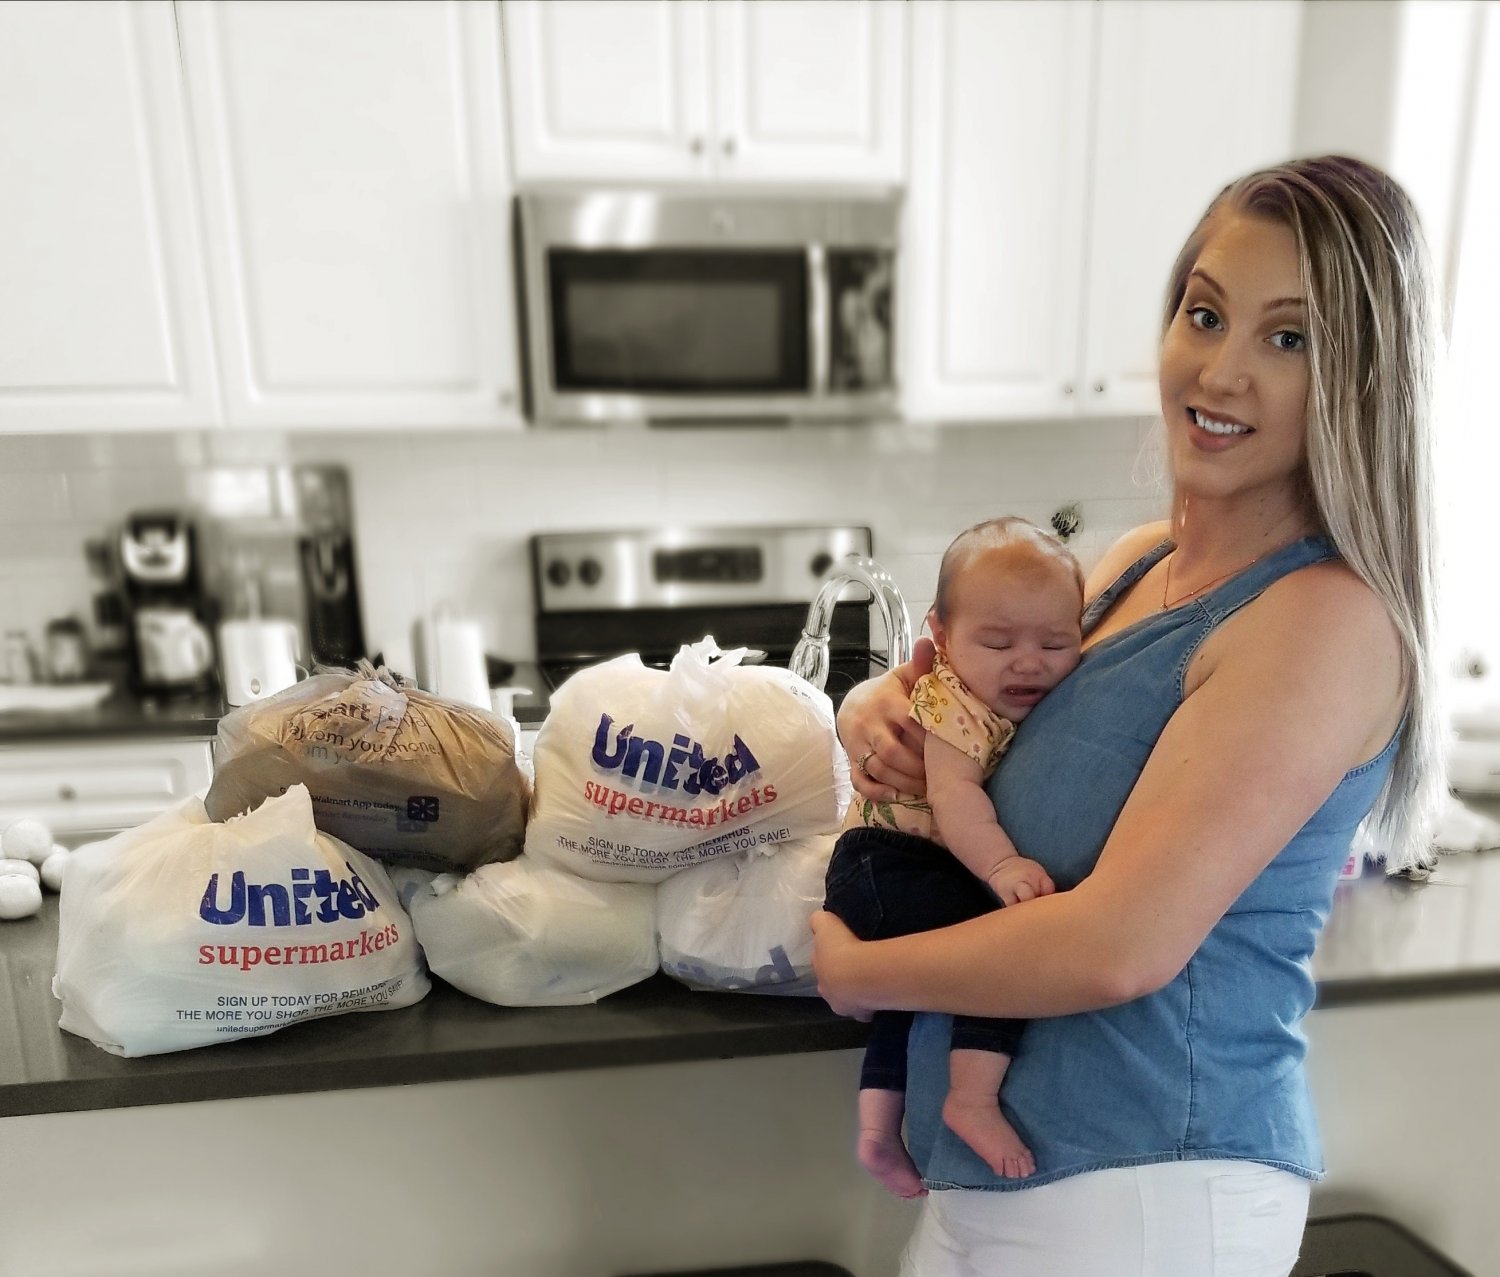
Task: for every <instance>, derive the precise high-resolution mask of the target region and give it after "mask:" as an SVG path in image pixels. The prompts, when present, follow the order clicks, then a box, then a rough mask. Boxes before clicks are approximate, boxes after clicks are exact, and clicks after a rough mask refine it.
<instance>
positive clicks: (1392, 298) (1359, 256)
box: [1162, 156, 1443, 871]
mask: <svg viewBox="0 0 1500 1277" xmlns="http://www.w3.org/2000/svg"><path fill="white" fill-rule="evenodd" d="M1226 209H1227V210H1233V211H1237V212H1241V213H1246V214H1250V215H1253V216H1257V217H1263V218H1266V219H1268V220H1270V221H1274V222H1277V223H1279V224H1281V225H1283V226H1285V227H1287V228H1288V229H1289V230H1291V231H1292V233H1293V235H1294V236H1295V237H1296V241H1297V255H1298V259H1299V265H1300V269H1301V275H1302V284H1303V289H1304V291H1305V294H1306V297H1307V311H1308V325H1309V329H1310V331H1309V332H1308V334H1307V338H1308V343H1307V344H1308V352H1309V358H1310V367H1311V373H1312V377H1311V390H1310V393H1309V401H1308V405H1307V462H1306V467H1305V470H1304V472H1303V475H1302V477H1301V480H1302V484H1303V487H1304V493H1303V495H1304V497H1305V499H1306V501H1307V504H1308V505H1309V507H1310V508H1311V509H1312V511H1313V512H1314V514H1315V516H1316V518H1317V520H1318V523H1319V525H1320V527H1321V529H1322V530H1323V532H1324V533H1325V534H1326V535H1327V536H1328V538H1329V539H1330V540H1331V541H1332V542H1333V545H1334V548H1335V549H1337V551H1338V552H1339V555H1340V556H1341V557H1342V558H1343V560H1344V562H1345V563H1346V564H1347V565H1348V566H1349V567H1350V568H1351V569H1352V570H1353V571H1354V572H1355V573H1356V575H1358V576H1359V578H1360V580H1362V581H1363V582H1364V583H1365V584H1366V585H1368V586H1369V587H1370V588H1371V589H1372V590H1374V591H1375V593H1376V594H1377V595H1379V597H1380V599H1381V601H1382V602H1383V603H1384V604H1385V606H1386V610H1387V612H1388V613H1389V614H1390V618H1391V622H1392V624H1393V625H1394V626H1395V628H1396V632H1397V634H1398V636H1399V638H1400V643H1401V652H1402V660H1403V667H1404V674H1405V677H1406V679H1407V684H1408V692H1407V703H1406V717H1405V721H1404V724H1403V727H1402V737H1401V743H1400V745H1399V747H1398V749H1397V753H1396V759H1395V765H1394V766H1393V767H1392V769H1391V772H1390V775H1389V777H1388V778H1387V780H1386V784H1385V787H1384V789H1383V790H1382V792H1381V794H1380V797H1379V799H1378V801H1377V802H1376V805H1375V807H1374V809H1373V811H1372V814H1371V819H1372V820H1373V822H1374V825H1375V827H1376V828H1377V829H1379V830H1380V831H1381V832H1382V833H1383V834H1384V835H1385V839H1384V840H1383V841H1387V842H1388V844H1389V850H1388V851H1387V852H1386V865H1387V868H1388V869H1390V870H1392V871H1395V870H1399V869H1408V868H1412V867H1415V866H1418V865H1421V864H1424V863H1430V852H1429V849H1428V843H1429V839H1430V836H1431V828H1432V820H1433V818H1434V816H1435V814H1436V807H1437V803H1438V800H1439V798H1440V797H1441V794H1442V792H1443V767H1442V756H1441V751H1442V733H1441V728H1440V723H1439V714H1438V707H1437V674H1436V668H1435V662H1434V660H1433V651H1434V635H1435V630H1436V618H1435V596H1436V577H1437V568H1436V564H1437V553H1436V547H1435V529H1434V507H1433V475H1432V438H1431V421H1430V414H1431V402H1432V390H1433V376H1434V362H1435V359H1436V345H1437V335H1436V334H1437V323H1438V309H1437V299H1436V295H1435V292H1434V287H1433V277H1432V269H1431V266H1430V263H1429V261H1428V257H1427V247H1426V243H1425V241H1424V239H1423V236H1422V231H1421V227H1420V225H1419V223H1418V219H1417V215H1416V211H1415V209H1414V208H1413V206H1412V203H1411V200H1410V198H1409V197H1408V196H1407V194H1406V192H1405V191H1404V190H1402V189H1401V187H1400V186H1399V185H1398V184H1397V183H1396V182H1395V181H1393V180H1392V179H1391V178H1390V177H1388V176H1387V175H1386V174H1385V173H1383V172H1381V171H1380V170H1379V169H1377V168H1374V167H1373V166H1371V165H1369V164H1366V163H1364V162H1362V161H1360V160H1354V159H1348V158H1345V157H1343V156H1323V157H1320V158H1316V159H1303V160H1294V161H1292V162H1291V163H1288V164H1282V165H1278V166H1277V167H1275V168H1269V169H1265V170H1263V171H1261V172H1258V173H1251V174H1250V175H1249V176H1247V177H1243V178H1241V179H1240V180H1239V181H1237V182H1233V183H1231V184H1230V185H1229V186H1227V187H1225V188H1224V190H1223V191H1222V192H1221V193H1220V194H1219V196H1218V198H1217V199H1215V200H1214V202H1213V204H1212V205H1210V206H1209V209H1208V212H1207V213H1206V214H1205V215H1204V217H1203V220H1202V221H1201V222H1200V223H1199V224H1198V226H1197V228H1196V229H1195V230H1194V231H1193V233H1192V235H1190V236H1189V237H1188V241H1187V243H1186V244H1185V245H1184V246H1183V249H1182V252H1181V253H1180V254H1179V255H1178V258H1177V262H1176V264H1175V265H1174V266H1173V269H1172V276H1171V283H1170V286H1169V288H1168V290H1167V299H1166V314H1165V317H1164V322H1163V325H1162V328H1163V332H1165V331H1166V329H1167V328H1168V327H1169V326H1170V325H1171V323H1172V319H1173V317H1174V316H1175V315H1176V313H1177V310H1178V307H1179V306H1181V304H1182V299H1183V296H1184V294H1185V292H1186V289H1187V277H1188V273H1189V272H1190V271H1191V270H1192V268H1193V265H1194V263H1195V262H1196V260H1197V258H1198V255H1199V253H1200V252H1201V250H1202V248H1203V245H1204V243H1205V241H1206V240H1207V238H1208V234H1209V231H1210V222H1211V221H1212V219H1213V217H1214V215H1215V214H1216V213H1218V212H1220V211H1221V210H1226Z"/></svg>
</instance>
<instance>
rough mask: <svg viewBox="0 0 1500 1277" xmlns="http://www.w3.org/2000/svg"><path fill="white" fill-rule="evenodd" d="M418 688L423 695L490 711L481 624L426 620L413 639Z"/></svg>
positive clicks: (419, 626)
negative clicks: (424, 692) (432, 694)
mask: <svg viewBox="0 0 1500 1277" xmlns="http://www.w3.org/2000/svg"><path fill="white" fill-rule="evenodd" d="M412 639H413V644H412V645H413V647H414V648H415V656H416V662H417V684H418V686H420V687H421V688H422V689H423V690H424V691H428V692H434V693H436V694H437V695H438V696H444V697H447V698H448V699H449V700H452V701H460V702H462V703H463V704H465V705H473V706H474V707H475V708H477V709H490V708H491V706H490V680H489V676H488V671H487V667H486V665H485V661H484V633H483V631H482V630H481V628H480V625H479V622H478V621H470V620H462V619H458V618H454V617H444V616H435V617H427V618H424V619H423V620H420V621H418V622H417V624H416V627H415V630H414V633H413V635H412Z"/></svg>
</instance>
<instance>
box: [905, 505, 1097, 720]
mask: <svg viewBox="0 0 1500 1277" xmlns="http://www.w3.org/2000/svg"><path fill="white" fill-rule="evenodd" d="M1082 612H1083V570H1082V569H1081V568H1080V567H1079V566H1078V560H1077V559H1075V558H1074V557H1073V555H1072V554H1071V553H1070V552H1069V551H1068V549H1067V547H1066V546H1064V545H1063V543H1062V542H1061V541H1059V540H1058V539H1057V538H1056V537H1054V536H1052V535H1051V534H1049V533H1046V532H1043V531H1042V530H1041V529H1040V528H1039V527H1037V526H1036V525H1035V524H1032V523H1028V522H1027V521H1026V520H1025V519H1017V518H1013V517H1006V518H1000V519H988V520H986V521H985V522H984V523H977V524H975V525H974V526H973V527H972V528H970V529H968V531H966V532H962V533H960V534H959V535H958V537H957V538H956V539H955V540H954V542H953V544H952V545H950V546H949V547H948V550H947V552H946V553H945V554H944V555H943V564H942V567H941V568H939V569H938V584H937V598H936V599H935V601H934V602H933V605H932V610H931V611H930V612H929V613H928V614H927V623H928V625H929V627H930V628H931V629H932V637H933V639H934V641H935V642H936V643H937V646H938V650H939V651H940V652H941V653H942V654H943V656H944V658H945V659H946V660H947V662H948V664H949V665H950V666H951V667H952V669H953V672H954V673H955V674H957V675H958V677H959V678H960V679H962V680H963V682H964V685H965V686H966V687H968V689H969V690H970V691H971V692H973V693H974V694H975V695H976V696H977V697H979V699H980V700H982V701H983V702H984V703H985V704H986V705H988V706H989V707H990V708H991V709H992V710H994V711H995V712H996V713H998V714H1001V715H1003V716H1004V717H1006V718H1008V719H1010V720H1011V721H1012V722H1020V720H1021V719H1023V718H1025V717H1026V715H1027V714H1029V713H1031V710H1032V707H1033V706H1034V705H1036V703H1037V702H1038V701H1040V700H1041V699H1042V697H1043V696H1045V695H1046V694H1047V693H1048V692H1049V691H1051V690H1052V689H1053V688H1054V687H1056V686H1057V684H1058V683H1060V682H1061V681H1062V680H1063V678H1064V676H1066V675H1067V674H1069V673H1070V672H1071V671H1072V669H1073V667H1074V666H1075V665H1077V664H1078V655H1079V646H1080V644H1081V643H1082V642H1083V631H1082V628H1081V624H1080V618H1081V616H1082Z"/></svg>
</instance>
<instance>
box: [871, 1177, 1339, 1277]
mask: <svg viewBox="0 0 1500 1277" xmlns="http://www.w3.org/2000/svg"><path fill="white" fill-rule="evenodd" d="M1310 1188H1311V1185H1310V1184H1309V1182H1308V1181H1307V1180H1305V1179H1303V1178H1302V1177H1301V1176H1298V1175H1293V1174H1291V1173H1290V1172H1288V1171H1279V1170H1275V1169H1273V1168H1271V1167H1269V1166H1263V1165H1261V1164H1260V1163H1258V1162H1241V1161H1193V1162H1161V1163H1157V1164H1155V1165H1151V1166H1131V1167H1123V1168H1119V1169H1114V1170H1107V1171H1091V1172H1088V1173H1086V1174H1083V1175H1074V1176H1070V1177H1069V1178H1068V1179H1062V1180H1057V1181H1055V1182H1053V1183H1051V1184H1043V1185H1041V1186H1040V1187H1037V1188H1028V1189H1023V1190H1020V1191H1017V1192H1005V1193H993V1192H971V1191H968V1190H964V1189H945V1190H942V1191H938V1190H934V1191H933V1192H932V1193H931V1194H929V1195H928V1197H927V1198H926V1199H925V1200H924V1202H923V1207H922V1216H921V1219H920V1220H919V1221H918V1223H917V1229H916V1232H915V1233H914V1234H913V1235H912V1239H911V1242H910V1244H909V1245H908V1246H907V1248H906V1253H905V1255H903V1256H902V1260H901V1277H1287V1274H1288V1273H1290V1272H1291V1270H1292V1265H1293V1264H1295V1263H1296V1262H1297V1251H1298V1248H1299V1247H1300V1245H1301V1243H1302V1229H1303V1226H1304V1225H1305V1224H1306V1222H1307V1202H1308V1193H1309V1190H1310Z"/></svg>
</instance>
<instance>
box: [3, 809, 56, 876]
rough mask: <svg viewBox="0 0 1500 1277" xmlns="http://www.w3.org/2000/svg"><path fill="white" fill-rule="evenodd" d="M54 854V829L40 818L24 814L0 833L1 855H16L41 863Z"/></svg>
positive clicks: (21, 858)
mask: <svg viewBox="0 0 1500 1277" xmlns="http://www.w3.org/2000/svg"><path fill="white" fill-rule="evenodd" d="M51 854H52V831H51V830H50V829H48V828H47V826H46V825H44V824H42V822H41V821H40V820H33V819H32V818H31V817H30V816H23V817H22V818H21V819H20V820H17V821H14V822H12V823H11V824H9V825H7V826H6V828H5V832H4V833H3V834H0V855H5V856H14V857H15V858H16V859H17V860H29V861H31V863H32V864H34V865H39V864H41V863H42V861H44V860H46V859H47V857H48V856H50V855H51Z"/></svg>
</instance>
